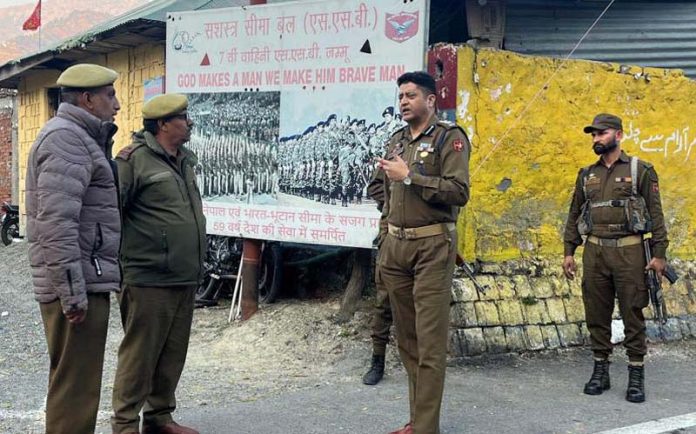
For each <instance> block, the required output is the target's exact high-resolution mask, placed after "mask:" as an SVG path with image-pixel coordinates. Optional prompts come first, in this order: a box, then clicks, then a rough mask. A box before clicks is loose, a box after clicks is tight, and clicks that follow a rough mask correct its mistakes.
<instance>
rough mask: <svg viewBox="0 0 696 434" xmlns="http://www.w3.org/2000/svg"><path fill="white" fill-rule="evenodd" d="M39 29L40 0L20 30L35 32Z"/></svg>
mask: <svg viewBox="0 0 696 434" xmlns="http://www.w3.org/2000/svg"><path fill="white" fill-rule="evenodd" d="M39 27H41V0H39V2H38V3H37V4H36V7H35V8H34V12H32V13H31V15H30V16H29V18H27V20H26V21H25V22H24V24H23V25H22V30H36V29H38V28H39Z"/></svg>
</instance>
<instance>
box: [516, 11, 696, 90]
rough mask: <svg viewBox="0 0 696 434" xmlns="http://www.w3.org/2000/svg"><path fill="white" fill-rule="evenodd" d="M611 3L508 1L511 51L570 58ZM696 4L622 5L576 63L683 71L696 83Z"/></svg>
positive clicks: (578, 53)
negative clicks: (582, 38)
mask: <svg viewBox="0 0 696 434" xmlns="http://www.w3.org/2000/svg"><path fill="white" fill-rule="evenodd" d="M608 3H609V2H608V1H577V0H576V1H561V0H551V1H543V0H508V1H507V13H506V28H505V46H504V48H505V49H507V50H510V51H515V52H518V53H524V54H534V55H542V56H552V57H565V56H567V55H568V53H569V52H570V51H571V50H572V49H573V47H574V46H575V44H576V43H577V42H578V40H579V39H580V38H581V37H582V35H583V33H584V32H585V31H586V30H587V29H588V28H589V27H590V25H591V24H592V23H593V22H594V20H595V19H596V18H597V17H598V16H599V14H600V13H601V12H602V10H604V8H605V7H606V5H607V4H608ZM695 21H696V3H694V2H686V1H681V2H676V1H644V2H638V1H616V2H615V3H614V4H613V5H612V7H611V8H610V9H609V11H608V12H607V13H606V15H605V16H604V17H603V18H602V19H601V20H600V21H599V23H598V24H597V26H596V27H595V28H594V30H593V31H592V33H590V35H589V36H588V37H587V38H586V39H585V41H584V42H583V43H582V45H580V47H579V48H578V49H577V51H576V52H575V54H574V55H573V58H580V59H590V60H598V61H607V62H617V63H621V64H628V65H638V66H654V67H661V68H679V69H683V70H684V72H685V74H686V75H688V76H689V77H691V78H696V26H695V25H694V22H695Z"/></svg>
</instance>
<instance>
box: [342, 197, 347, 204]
mask: <svg viewBox="0 0 696 434" xmlns="http://www.w3.org/2000/svg"><path fill="white" fill-rule="evenodd" d="M341 206H348V198H347V197H344V198H343V199H341Z"/></svg>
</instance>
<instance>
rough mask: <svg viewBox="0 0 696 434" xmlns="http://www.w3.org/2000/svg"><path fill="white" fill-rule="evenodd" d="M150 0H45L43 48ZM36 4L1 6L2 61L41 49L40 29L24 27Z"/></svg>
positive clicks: (1, 62) (0, 61) (42, 32)
mask: <svg viewBox="0 0 696 434" xmlns="http://www.w3.org/2000/svg"><path fill="white" fill-rule="evenodd" d="M37 1H38V0H37ZM148 1H149V0H100V1H99V2H94V1H92V0H43V2H42V11H41V12H42V14H41V21H42V26H41V48H42V49H45V48H47V47H51V46H53V45H55V44H56V43H58V42H60V41H62V40H65V39H68V38H70V37H73V36H75V35H78V34H80V33H83V32H85V31H87V30H89V29H90V28H91V27H94V26H95V25H97V24H99V23H102V22H104V21H108V20H110V19H112V18H114V17H116V16H119V15H122V14H124V13H125V12H128V11H129V10H132V9H135V8H136V7H138V6H141V5H143V4H145V3H147V2H148ZM35 5H36V4H35V3H32V4H23V5H19V6H10V7H6V8H0V29H2V30H1V31H0V65H2V64H4V63H6V62H8V61H10V60H12V59H17V58H20V57H23V56H26V55H27V54H31V53H34V52H36V51H38V49H39V34H38V33H39V32H38V31H24V30H22V23H24V21H25V20H26V19H27V18H29V15H31V13H32V11H33V10H34V6H35Z"/></svg>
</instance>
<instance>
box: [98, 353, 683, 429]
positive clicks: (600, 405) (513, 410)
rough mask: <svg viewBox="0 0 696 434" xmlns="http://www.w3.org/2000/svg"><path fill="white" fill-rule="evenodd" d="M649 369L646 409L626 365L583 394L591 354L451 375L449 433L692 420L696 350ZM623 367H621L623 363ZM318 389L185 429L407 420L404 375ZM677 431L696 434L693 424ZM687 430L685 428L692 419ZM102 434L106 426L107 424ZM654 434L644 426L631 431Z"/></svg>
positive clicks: (659, 359)
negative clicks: (630, 387)
mask: <svg viewBox="0 0 696 434" xmlns="http://www.w3.org/2000/svg"><path fill="white" fill-rule="evenodd" d="M652 353H653V354H652V356H651V360H650V363H649V364H648V365H647V368H646V369H647V371H646V372H647V376H648V380H647V388H648V389H647V390H648V401H647V402H646V403H644V404H632V403H628V402H626V401H625V400H624V392H625V387H626V381H627V378H626V377H627V373H626V364H625V360H617V361H616V362H615V363H614V364H612V366H611V374H612V389H611V390H609V391H607V392H605V393H604V394H603V395H601V396H597V397H591V396H587V395H584V394H583V393H582V392H581V391H582V385H583V383H584V382H585V381H586V380H587V378H588V377H589V373H590V370H591V361H590V353H589V351H587V350H574V351H568V352H562V353H554V354H546V355H541V356H538V355H537V356H531V357H519V356H515V357H505V358H503V359H499V360H485V361H480V362H479V363H470V364H467V365H465V366H459V367H451V368H450V369H449V371H448V377H447V389H446V397H445V400H444V406H443V417H442V432H443V434H445V433H447V434H455V433H456V434H459V433H594V432H599V431H604V430H613V429H616V428H620V427H626V426H630V425H635V424H640V423H643V422H647V421H650V420H654V419H662V418H668V417H672V416H677V415H683V414H690V413H694V412H696V362H695V361H694V357H695V356H696V343H694V342H678V343H672V344H669V345H660V346H655V347H652ZM617 359H620V358H619V357H617ZM322 380H323V381H322V382H320V381H318V382H317V384H316V386H315V387H312V388H306V389H303V390H299V391H293V392H288V393H282V394H279V395H274V396H268V397H265V398H260V399H258V400H255V401H253V402H234V401H231V402H229V403H228V404H227V405H225V406H224V407H219V406H217V407H208V406H198V407H195V408H189V409H184V410H182V411H180V412H179V413H180V414H179V418H180V421H181V422H182V423H186V424H190V425H191V426H195V427H197V428H199V429H200V430H201V432H202V433H221V434H222V433H224V434H227V433H230V434H233V433H234V434H244V433H263V434H271V433H288V434H295V433H297V434H300V433H303V434H310V433H317V434H319V433H321V434H325V433H333V432H336V433H361V434H371V433H386V432H388V431H391V430H392V429H394V428H396V427H398V426H400V425H402V424H403V423H404V422H405V419H406V417H407V414H408V397H407V394H406V387H405V386H406V383H405V374H404V373H403V371H398V372H396V373H392V374H391V375H389V376H388V377H386V379H385V381H383V382H382V383H380V384H379V385H378V386H376V387H368V386H363V385H361V384H359V383H358V380H359V378H358V376H357V375H356V376H355V378H354V380H355V381H353V382H332V381H331V378H325V379H322ZM686 419H687V422H686V423H682V424H681V425H679V426H680V427H683V426H684V425H687V426H688V425H692V427H691V428H683V429H681V430H679V431H672V430H670V431H669V432H679V433H696V427H694V426H693V425H696V416H694V415H693V414H692V415H691V417H690V418H688V417H687V418H686ZM689 420H690V421H691V422H688V421H689ZM100 431H102V432H105V433H108V432H109V431H108V428H107V427H106V426H102V427H101V430H100ZM630 432H634V433H642V434H648V433H649V432H661V431H648V430H647V429H646V428H645V427H638V429H637V430H634V431H626V432H625V433H630Z"/></svg>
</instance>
